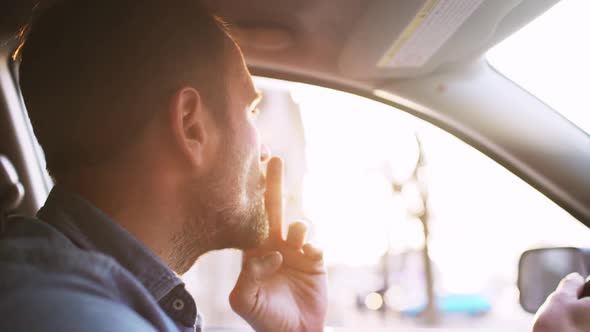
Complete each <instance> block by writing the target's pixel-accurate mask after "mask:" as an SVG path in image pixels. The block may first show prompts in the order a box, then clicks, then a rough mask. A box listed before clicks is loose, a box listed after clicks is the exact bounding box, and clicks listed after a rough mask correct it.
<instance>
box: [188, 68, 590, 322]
mask: <svg viewBox="0 0 590 332" xmlns="http://www.w3.org/2000/svg"><path fill="white" fill-rule="evenodd" d="M257 85H258V87H259V88H260V89H261V90H263V92H264V95H265V100H264V102H263V104H262V105H261V108H260V109H261V114H260V117H259V120H258V121H259V129H260V132H261V136H262V138H263V141H264V142H265V143H267V144H268V145H269V146H270V148H271V150H272V151H273V152H274V153H275V154H277V155H280V156H282V157H283V158H284V159H285V161H286V169H285V176H286V180H285V188H286V193H285V205H286V217H287V219H288V220H294V219H302V218H303V219H306V220H307V221H308V223H309V225H310V228H311V229H310V241H311V242H313V243H315V244H317V245H318V246H320V247H322V248H323V249H324V250H325V260H326V264H327V266H328V271H329V282H330V285H329V286H330V292H329V294H330V301H329V316H328V324H329V325H330V326H347V327H363V328H367V327H368V326H375V327H383V326H396V327H399V326H402V327H403V326H414V325H429V326H471V327H473V326H477V327H478V328H493V329H495V330H501V328H502V327H506V328H508V327H510V328H511V329H514V328H515V326H518V327H520V326H522V328H523V329H524V330H526V329H527V328H530V321H531V319H532V317H531V316H530V315H528V314H526V313H524V311H523V310H522V309H521V308H520V306H519V305H518V292H517V289H516V275H517V265H518V259H519V256H520V254H521V253H522V252H523V251H524V250H526V249H529V248H531V247H536V246H551V245H558V246H584V245H588V244H590V230H588V229H587V228H586V227H585V226H583V225H582V224H580V223H578V222H577V221H576V220H575V219H574V218H573V217H571V216H570V215H569V214H568V213H566V212H565V211H564V210H562V209H561V208H560V207H558V206H557V205H556V204H554V203H553V202H552V201H551V200H549V199H548V198H546V197H545V196H543V195H542V194H540V193H539V192H537V191H536V190H535V189H533V188H532V187H530V186H529V185H528V184H526V183H525V182H523V181H522V180H520V179H519V178H518V177H516V176H515V175H513V174H512V173H510V172H509V171H507V170H506V169H504V168H503V167H501V166H499V165H498V164H496V163H495V162H494V161H492V160H491V159H489V158H488V157H486V156H484V155H483V154H482V153H480V152H478V151H477V150H475V149H473V148H472V147H470V146H468V145H467V144H465V143H463V142H462V141H460V140H459V139H457V138H455V137H454V136H452V135H450V134H448V133H446V132H444V131H442V130H440V129H438V128H436V127H434V126H432V125H430V124H428V123H426V122H424V121H421V120H419V119H417V118H415V117H413V116H410V115H408V114H406V113H403V112H400V111H398V110H396V109H394V108H392V107H389V106H386V105H382V104H380V103H377V102H374V101H370V100H367V99H364V98H361V97H358V96H354V95H350V94H345V93H341V92H336V91H332V90H329V89H324V88H319V87H315V86H309V85H302V84H295V83H289V82H281V81H274V80H269V79H257ZM219 256H223V259H219ZM228 261H232V262H233V264H227V262H228ZM219 262H224V263H223V264H220V263H219ZM239 266H240V254H239V253H238V252H235V251H222V252H218V253H212V254H210V255H209V256H207V257H204V258H203V259H202V260H200V261H199V262H198V263H197V264H196V266H195V268H193V270H191V271H190V272H189V273H188V274H186V275H185V276H184V278H185V281H186V282H187V285H188V287H189V289H190V290H191V291H192V292H193V294H194V295H195V298H196V299H197V303H201V304H202V305H201V306H200V307H201V308H202V309H203V311H204V315H205V317H206V319H207V322H208V325H209V326H221V327H223V326H240V325H242V324H244V323H243V322H242V321H241V320H240V319H239V318H238V317H237V316H236V315H234V314H233V313H232V311H231V309H230V308H229V305H228V302H227V295H228V294H229V291H230V290H231V288H232V286H233V284H234V282H235V280H236V278H237V273H238V271H239ZM429 303H430V305H429ZM504 330H506V329H504Z"/></svg>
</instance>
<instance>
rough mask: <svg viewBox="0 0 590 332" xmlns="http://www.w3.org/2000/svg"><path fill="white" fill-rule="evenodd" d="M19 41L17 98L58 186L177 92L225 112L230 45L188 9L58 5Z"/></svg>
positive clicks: (125, 138)
mask: <svg viewBox="0 0 590 332" xmlns="http://www.w3.org/2000/svg"><path fill="white" fill-rule="evenodd" d="M25 38H26V40H24V41H23V44H21V47H19V50H17V52H18V53H19V54H18V56H19V57H20V58H21V63H20V85H21V90H22V93H23V97H24V100H25V104H26V106H27V110H28V113H29V117H30V119H31V123H32V125H33V129H34V132H35V135H36V136H37V139H38V140H39V143H40V144H41V146H42V147H43V150H44V152H45V156H46V160H47V169H48V170H49V172H50V173H51V174H52V175H53V176H54V178H56V179H57V180H58V179H59V177H60V176H61V175H62V174H67V173H68V172H69V171H70V170H73V169H77V168H80V167H84V166H94V165H98V164H100V163H101V162H103V161H106V160H109V159H112V158H113V157H114V156H116V155H117V154H118V153H122V152H123V151H124V148H125V146H127V145H128V144H129V143H131V142H132V141H133V140H134V138H136V137H137V135H138V134H139V133H140V132H141V130H142V128H144V127H145V125H146V124H147V122H148V121H149V120H150V119H152V118H153V117H154V115H155V114H157V113H158V111H161V110H162V109H163V108H164V107H166V106H167V104H168V102H169V100H170V97H171V96H172V94H173V93H174V92H175V91H176V90H177V89H178V88H180V87H181V86H182V85H185V84H190V85H193V86H195V88H197V89H198V90H199V92H200V93H201V95H202V98H203V99H204V100H205V102H206V103H212V104H214V105H216V106H218V107H225V106H224V99H225V96H226V91H225V83H224V82H225V80H224V77H225V71H224V68H225V66H224V65H225V60H224V59H225V52H224V49H225V45H226V43H227V39H228V36H227V34H226V29H225V26H224V24H223V22H222V21H221V20H219V19H217V18H216V17H214V16H213V15H211V14H210V13H209V12H208V11H207V10H206V8H205V7H204V6H203V5H201V4H200V3H199V2H198V1H196V0H166V1H164V0H101V1H85V0H65V1H60V2H58V3H56V4H54V5H53V6H51V7H49V8H47V9H44V10H43V11H41V13H40V14H39V15H35V17H34V18H33V20H32V23H31V25H30V28H29V31H28V33H26V37H25ZM220 111H221V110H220Z"/></svg>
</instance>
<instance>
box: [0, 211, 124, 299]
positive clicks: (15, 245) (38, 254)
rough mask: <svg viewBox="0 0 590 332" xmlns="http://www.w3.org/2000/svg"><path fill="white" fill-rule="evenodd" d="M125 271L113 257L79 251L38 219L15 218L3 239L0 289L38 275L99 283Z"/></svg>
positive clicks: (1, 243) (0, 247)
mask: <svg viewBox="0 0 590 332" xmlns="http://www.w3.org/2000/svg"><path fill="white" fill-rule="evenodd" d="M122 270H123V269H122V267H121V266H120V265H119V264H118V263H117V262H116V261H115V260H114V259H113V258H112V257H109V256H106V255H103V254H100V253H98V252H91V251H86V250H82V249H79V248H78V247H77V246H76V245H74V244H73V243H72V242H71V241H70V240H69V239H68V238H67V237H66V236H65V235H63V234H62V233H61V232H60V231H58V230H57V229H55V228H54V227H53V226H51V225H50V224H48V223H45V222H42V221H40V220H38V219H36V218H24V217H18V218H12V220H10V221H9V222H8V223H7V224H6V229H5V230H4V232H3V233H2V235H1V236H0V271H1V272H2V273H0V281H1V282H0V289H2V288H5V287H6V286H7V284H9V283H10V279H11V276H16V275H18V282H19V283H26V282H27V281H28V279H29V278H35V279H36V278H37V277H38V276H36V274H45V275H47V276H56V275H60V274H64V275H75V276H80V277H87V278H89V279H92V280H95V281H98V280H101V279H104V278H106V277H112V275H113V274H121V273H124V271H122ZM14 281H15V282H16V281H17V280H14Z"/></svg>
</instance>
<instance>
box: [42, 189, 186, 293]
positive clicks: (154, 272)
mask: <svg viewBox="0 0 590 332" xmlns="http://www.w3.org/2000/svg"><path fill="white" fill-rule="evenodd" d="M37 216H38V217H39V219H41V220H43V221H45V222H48V223H50V224H52V225H53V226H55V227H56V228H58V229H60V231H62V232H63V233H64V234H65V235H66V236H67V237H69V238H70V240H72V241H73V242H74V243H75V244H76V245H78V246H79V247H80V248H82V249H85V250H94V251H99V252H101V253H103V254H106V255H108V256H111V257H113V258H114V259H115V260H117V262H118V263H119V264H120V265H122V266H123V267H125V268H126V269H127V270H129V272H131V273H132V274H133V275H134V276H135V277H136V278H137V279H138V280H139V281H140V282H141V283H142V284H143V285H144V287H145V288H146V289H147V290H148V291H149V292H150V293H151V294H152V296H153V297H154V298H155V299H156V301H160V300H161V299H162V298H163V297H164V296H166V295H167V294H168V293H169V292H170V291H171V290H172V289H174V288H175V287H176V286H178V285H183V282H182V280H180V278H179V277H178V276H177V275H176V274H175V273H174V272H173V271H172V270H170V268H168V267H167V266H166V264H164V262H162V260H161V259H160V258H159V257H158V256H156V255H155V254H154V253H153V252H152V251H151V250H150V249H149V248H147V247H146V246H145V245H144V244H143V243H141V242H140V241H139V240H137V239H136V238H134V237H133V236H132V235H131V234H130V233H129V232H127V231H126V230H125V229H124V228H123V227H121V226H120V225H119V224H117V223H116V222H114V221H113V220H111V218H110V217H109V216H107V215H106V214H105V213H104V212H103V211H101V210H100V209H98V208H97V207H95V206H94V205H93V204H92V203H90V202H88V201H87V200H85V199H84V198H83V197H81V196H79V195H77V194H75V193H73V192H70V191H68V190H66V189H64V188H63V187H61V186H58V185H56V186H55V187H53V189H52V190H51V193H50V194H49V197H48V198H47V201H46V202H45V205H44V206H43V207H42V208H41V210H39V212H38V213H37Z"/></svg>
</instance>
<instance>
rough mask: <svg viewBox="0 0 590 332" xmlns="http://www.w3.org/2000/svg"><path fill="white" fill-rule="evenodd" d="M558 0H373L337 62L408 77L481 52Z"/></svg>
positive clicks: (360, 72)
mask: <svg viewBox="0 0 590 332" xmlns="http://www.w3.org/2000/svg"><path fill="white" fill-rule="evenodd" d="M558 1H559V0H502V1H498V0H375V1H373V2H372V4H371V5H370V6H369V8H368V10H367V13H366V15H364V17H363V18H361V19H360V20H359V21H358V25H357V26H356V28H355V29H354V31H353V33H352V34H351V35H350V38H349V39H348V42H347V43H346V45H345V47H344V49H343V52H342V56H341V57H340V61H339V70H340V72H341V73H342V74H344V75H346V76H352V77H355V78H360V79H374V78H385V77H393V78H406V77H415V76H421V75H425V74H428V73H431V72H433V71H435V70H436V69H437V68H439V67H440V66H441V65H444V64H448V63H453V62H457V61H461V60H464V59H466V58H469V57H474V56H477V55H479V54H482V53H483V52H485V51H486V50H487V49H489V48H490V47H491V46H493V45H495V44H496V43H497V42H499V41H500V40H502V39H504V38H505V37H507V36H508V35H510V34H511V33H513V32H515V31H517V30H518V29H520V28H521V27H522V26H524V25H525V24H527V23H528V22H530V21H531V20H532V19H533V18H535V17H537V16H538V15H540V14H541V13H543V12H544V11H546V10H547V9H549V8H550V7H551V6H552V5H554V4H555V3H557V2H558Z"/></svg>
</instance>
